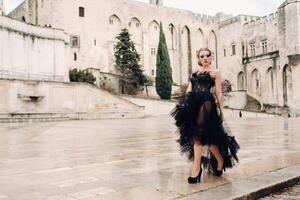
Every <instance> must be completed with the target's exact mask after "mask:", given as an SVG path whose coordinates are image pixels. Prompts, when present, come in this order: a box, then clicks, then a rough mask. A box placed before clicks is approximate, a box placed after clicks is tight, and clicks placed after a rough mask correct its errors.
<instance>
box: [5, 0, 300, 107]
mask: <svg viewBox="0 0 300 200" xmlns="http://www.w3.org/2000/svg"><path fill="white" fill-rule="evenodd" d="M21 14H22V15H21ZM9 16H10V17H13V18H16V19H20V16H21V18H22V17H24V18H26V22H28V23H32V24H36V25H40V26H45V25H47V26H49V25H51V26H52V27H55V28H60V29H64V30H65V31H66V32H67V33H69V34H70V37H71V38H70V39H71V52H70V55H69V60H70V67H71V68H73V67H76V68H97V69H99V70H100V71H102V72H105V73H114V72H115V69H114V56H113V54H114V45H115V43H116V39H115V37H116V35H117V34H118V33H119V32H120V30H121V29H122V28H128V29H129V31H130V33H131V35H132V39H133V41H134V42H135V44H136V48H137V50H138V52H139V53H140V54H141V58H142V59H141V64H142V65H143V67H144V70H145V72H146V73H147V74H148V75H152V76H155V68H156V67H155V66H156V51H157V44H158V40H159V22H162V24H163V28H164V32H165V34H166V39H167V45H168V49H169V54H170V59H171V66H172V70H173V79H174V82H175V83H176V84H179V85H183V84H186V83H187V82H188V79H189V76H190V73H191V72H192V71H194V70H196V69H197V59H196V55H197V50H198V49H199V48H201V47H209V48H210V49H211V50H212V51H213V64H214V65H215V66H216V67H217V68H218V69H219V70H220V71H221V72H222V76H223V78H224V79H228V80H229V81H230V82H231V83H233V89H234V90H236V91H245V92H246V93H247V95H249V96H251V97H253V98H255V99H257V100H258V101H259V102H260V103H261V105H262V106H264V105H265V106H289V107H290V108H293V109H299V108H300V94H299V95H298V94H297V93H296V92H295V91H297V89H299V88H300V82H299V81H298V80H297V77H300V76H299V75H300V69H299V67H300V66H298V65H299V62H298V61H299V55H300V52H299V51H300V48H299V43H300V39H299V35H300V32H299V31H300V27H299V23H298V22H299V21H300V2H299V1H298V0H285V1H284V2H283V3H282V5H281V6H280V7H279V8H278V10H277V11H276V12H275V13H273V14H269V15H267V16H264V17H258V16H248V15H238V16H236V17H233V16H232V15H224V14H222V13H218V14H217V15H215V16H207V15H202V14H196V13H192V12H190V11H186V10H181V9H175V8H169V7H164V6H163V1H162V0H150V2H149V3H141V2H136V1H131V0H114V1H105V0H97V1H94V0H86V1H80V2H79V1H71V0H61V1H60V3H57V1H54V0H48V1H40V0H26V1H25V3H24V4H22V5H21V6H19V7H18V8H17V9H16V10H15V11H13V12H11V13H10V14H9ZM236 94H239V93H236ZM241 94H242V93H241ZM242 96H244V94H242ZM241 98H242V97H241ZM235 99H238V97H237V96H235Z"/></svg>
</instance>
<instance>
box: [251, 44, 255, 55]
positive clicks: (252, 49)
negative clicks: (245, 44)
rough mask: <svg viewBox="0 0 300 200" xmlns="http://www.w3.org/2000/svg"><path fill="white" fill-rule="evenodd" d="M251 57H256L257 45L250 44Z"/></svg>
mask: <svg viewBox="0 0 300 200" xmlns="http://www.w3.org/2000/svg"><path fill="white" fill-rule="evenodd" d="M250 55H251V56H255V44H250Z"/></svg>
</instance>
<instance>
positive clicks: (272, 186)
mask: <svg viewBox="0 0 300 200" xmlns="http://www.w3.org/2000/svg"><path fill="white" fill-rule="evenodd" d="M298 181H300V165H296V166H291V167H286V168H283V169H279V170H275V171H272V172H268V173H264V174H260V175H256V176H253V177H247V178H243V179H240V180H237V181H233V182H231V183H228V184H225V185H222V186H218V187H215V188H212V189H208V190H205V191H202V192H197V193H195V194H192V195H188V196H186V197H184V198H178V199H182V200H185V199H188V200H194V199H197V200H201V199H211V200H219V199H223V200H231V199H234V200H244V199H249V200H250V199H258V198H260V197H263V196H265V195H267V194H270V193H272V192H275V191H278V190H280V189H282V188H284V187H288V186H290V185H294V184H296V183H297V182H298Z"/></svg>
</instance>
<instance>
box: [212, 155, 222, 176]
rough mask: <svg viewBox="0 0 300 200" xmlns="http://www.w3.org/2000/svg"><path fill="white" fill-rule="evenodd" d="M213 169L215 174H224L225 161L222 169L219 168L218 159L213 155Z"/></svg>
mask: <svg viewBox="0 0 300 200" xmlns="http://www.w3.org/2000/svg"><path fill="white" fill-rule="evenodd" d="M211 164H212V171H213V173H214V175H215V176H222V175H223V166H224V161H223V165H222V169H221V170H218V162H217V159H216V158H215V157H214V156H213V157H212V163H211Z"/></svg>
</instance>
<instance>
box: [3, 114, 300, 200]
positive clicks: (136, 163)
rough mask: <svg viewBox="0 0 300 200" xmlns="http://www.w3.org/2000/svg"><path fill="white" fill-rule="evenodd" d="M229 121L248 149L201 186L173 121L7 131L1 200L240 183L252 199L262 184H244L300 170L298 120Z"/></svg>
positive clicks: (150, 195) (175, 192)
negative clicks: (191, 178) (181, 151)
mask: <svg viewBox="0 0 300 200" xmlns="http://www.w3.org/2000/svg"><path fill="white" fill-rule="evenodd" d="M227 122H228V125H229V127H230V129H231V131H232V133H233V134H234V135H235V136H236V138H237V140H238V141H239V143H240V144H241V147H242V148H241V151H240V153H239V157H240V163H239V164H238V165H237V167H235V168H234V169H231V170H228V171H227V172H226V173H225V175H224V176H223V177H221V178H219V177H214V176H211V175H209V174H207V173H204V177H203V182H202V183H201V184H197V185H189V184H188V183H187V181H186V178H187V177H188V176H190V171H191V163H189V162H187V160H186V158H185V157H184V156H182V155H180V154H179V149H178V145H177V144H176V142H175V140H176V138H177V136H176V134H175V127H174V125H173V120H172V119H170V118H168V117H158V118H144V119H122V120H95V121H67V122H49V123H28V124H25V123H24V124H1V126H0V198H2V199H5V200H44V199H46V200H49V199H51V200H56V199H63V200H69V199H70V200H74V199H77V200H78V199H83V200H95V199H97V200H102V199H105V200H106V199H109V200H114V199H116V200H120V199H122V200H123V199H124V200H126V199H128V200H131V199H133V200H134V199H143V200H147V199H155V200H159V199H175V198H187V197H189V196H190V195H196V194H198V193H199V194H201V193H202V192H208V193H209V191H212V190H213V189H214V188H215V189H216V190H217V188H218V187H229V185H230V184H231V185H233V184H234V183H236V182H239V181H240V184H237V185H236V184H234V186H235V189H238V188H241V191H244V190H246V191H248V192H251V191H252V190H253V189H255V188H258V187H257V186H256V185H255V184H254V185H253V186H251V187H250V186H248V187H243V185H242V184H249V185H251V184H250V182H249V181H248V180H250V179H253V180H256V179H255V178H259V177H260V176H262V177H263V176H266V175H268V174H270V176H271V178H272V177H273V175H274V178H276V177H277V178H278V179H280V178H282V179H284V178H285V176H284V175H283V174H282V176H281V177H278V176H277V175H276V174H274V173H273V172H274V171H278V170H284V169H289V168H290V167H294V166H298V165H300V154H299V152H300V146H299V144H300V134H299V129H300V120H299V119H281V118H276V119H270V118H266V119H263V120H262V118H259V119H256V118H247V119H245V118H242V119H228V121H227ZM299 171H300V170H299ZM287 175H288V174H287ZM271 178H270V180H271ZM274 180H275V179H274ZM243 181H244V182H243ZM247 181H248V182H247ZM266 181H267V180H266ZM256 182H257V180H256ZM263 183H266V184H268V185H269V184H270V182H263ZM251 188H252V190H251ZM247 189H248V190H247ZM208 193H207V195H209V194H208ZM213 194H214V193H213Z"/></svg>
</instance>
